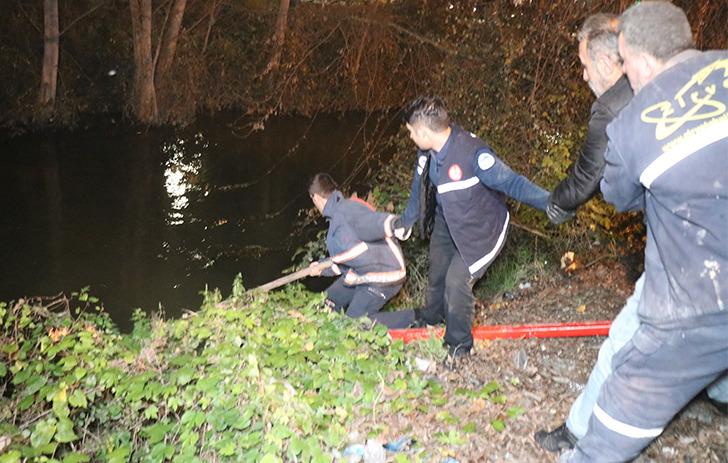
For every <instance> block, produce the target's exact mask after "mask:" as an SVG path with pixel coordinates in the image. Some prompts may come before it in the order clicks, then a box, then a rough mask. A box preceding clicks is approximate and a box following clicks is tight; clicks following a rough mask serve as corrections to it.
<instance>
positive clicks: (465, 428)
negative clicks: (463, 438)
mask: <svg viewBox="0 0 728 463" xmlns="http://www.w3.org/2000/svg"><path fill="white" fill-rule="evenodd" d="M475 430H476V425H475V421H471V422H470V423H468V424H466V425H465V426H463V432H465V433H468V434H470V433H474V432H475Z"/></svg>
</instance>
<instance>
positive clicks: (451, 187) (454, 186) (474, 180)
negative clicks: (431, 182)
mask: <svg viewBox="0 0 728 463" xmlns="http://www.w3.org/2000/svg"><path fill="white" fill-rule="evenodd" d="M478 183H480V179H479V178H478V177H470V178H469V179H467V180H460V181H457V182H448V183H443V184H442V185H438V186H437V192H438V193H440V194H442V193H447V192H449V191H455V190H465V189H468V188H471V187H474V186H475V185H477V184H478Z"/></svg>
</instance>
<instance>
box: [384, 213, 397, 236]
mask: <svg viewBox="0 0 728 463" xmlns="http://www.w3.org/2000/svg"><path fill="white" fill-rule="evenodd" d="M395 217H396V216H394V215H390V216H388V217H387V218H386V219H384V235H385V236H386V237H387V238H389V237H390V236H392V235H394V230H392V222H393V221H394V219H395Z"/></svg>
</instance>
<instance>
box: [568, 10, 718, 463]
mask: <svg viewBox="0 0 728 463" xmlns="http://www.w3.org/2000/svg"><path fill="white" fill-rule="evenodd" d="M619 30H620V35H619V51H620V55H621V57H622V59H623V61H624V70H625V72H626V74H627V76H628V77H629V80H630V84H631V85H632V88H633V89H634V90H635V92H636V94H635V97H634V98H633V99H632V101H631V103H630V104H629V105H627V107H625V108H624V109H623V110H622V112H621V113H620V115H619V116H618V117H617V118H616V119H615V120H614V121H613V122H612V123H611V124H610V125H609V126H608V128H607V135H608V137H609V144H608V148H607V152H606V154H605V160H606V167H605V171H604V178H603V180H602V182H601V190H602V193H603V195H604V197H605V199H606V200H608V201H609V202H611V203H613V204H614V205H615V207H616V208H617V209H618V210H620V211H624V210H643V211H644V214H645V223H646V226H647V246H646V249H645V275H644V276H645V279H644V290H643V292H642V295H641V298H640V300H639V307H638V316H639V321H640V325H639V327H638V329H637V331H636V332H635V333H634V335H633V336H632V339H631V340H630V341H629V342H627V344H626V345H625V346H624V347H623V348H622V349H620V350H619V352H617V353H616V354H615V355H614V357H613V360H612V373H611V374H610V375H609V377H608V378H607V379H606V381H605V382H604V384H603V386H602V388H601V391H600V393H599V397H598V399H597V403H596V404H595V406H594V410H593V414H592V417H591V419H590V421H589V428H588V431H587V433H586V435H585V436H584V437H583V438H582V439H580V440H579V441H578V443H577V444H576V447H575V448H574V449H573V450H572V451H570V452H567V453H565V454H564V455H562V461H567V462H584V461H589V462H591V461H610V462H613V461H628V460H631V459H633V458H635V457H636V456H637V455H638V454H639V453H640V451H641V450H642V449H643V448H644V447H646V446H647V445H648V444H649V443H650V441H652V439H654V438H655V437H657V436H659V435H660V434H661V433H662V431H663V429H664V427H665V425H666V424H667V423H668V422H669V421H670V419H672V417H673V416H674V415H675V414H676V413H677V412H678V411H679V410H680V409H681V408H682V407H684V406H685V405H686V404H687V403H688V402H689V401H690V400H691V399H692V398H693V397H694V396H695V395H696V394H698V393H699V392H700V391H701V390H702V389H703V388H705V387H706V386H709V385H710V384H711V383H714V381H716V380H718V378H720V377H721V376H722V377H723V378H725V376H724V375H725V374H726V372H727V371H728V336H726V333H728V280H726V277H725V276H722V274H724V273H725V271H726V269H728V234H727V233H726V230H728V110H727V108H728V79H726V77H728V51H726V50H720V51H712V52H699V51H697V50H694V49H693V41H692V34H691V32H690V26H689V23H688V21H687V17H686V16H685V13H684V12H683V11H682V10H681V9H680V8H678V7H676V6H675V5H672V4H671V3H669V2H666V1H643V2H641V3H639V4H636V5H634V6H632V7H630V8H629V9H628V10H627V11H625V12H624V13H623V14H622V16H621V18H620V27H619ZM722 384H725V379H724V380H723V381H722ZM714 386H715V384H714Z"/></svg>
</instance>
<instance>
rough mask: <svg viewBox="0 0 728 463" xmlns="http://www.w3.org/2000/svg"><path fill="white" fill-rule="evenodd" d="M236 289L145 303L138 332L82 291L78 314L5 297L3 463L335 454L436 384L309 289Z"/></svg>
mask: <svg viewBox="0 0 728 463" xmlns="http://www.w3.org/2000/svg"><path fill="white" fill-rule="evenodd" d="M234 288H235V290H234V293H235V294H234V296H235V297H234V298H232V299H229V300H226V301H224V302H222V301H221V300H220V299H221V298H220V293H219V291H214V292H205V295H204V296H205V303H204V305H203V307H202V309H201V310H200V311H199V312H197V313H189V314H186V315H185V316H183V317H182V318H181V319H178V320H169V321H165V320H162V319H160V318H158V317H151V318H149V317H147V316H145V315H144V314H143V313H142V312H140V311H139V312H137V313H136V314H135V315H134V321H135V326H134V330H133V332H132V333H131V334H120V333H119V332H118V331H117V330H116V328H115V327H114V326H113V324H112V323H111V322H110V320H109V318H108V316H107V315H105V314H104V313H103V312H99V311H95V310H89V309H90V308H92V307H93V305H94V303H95V302H92V301H93V298H89V297H88V296H87V295H86V294H85V293H83V292H82V293H81V294H79V295H77V298H76V299H75V300H74V301H75V302H76V303H79V302H80V303H81V304H80V305H81V306H83V307H84V308H83V309H81V310H77V312H78V313H76V314H74V315H73V316H72V315H71V313H70V310H69V308H70V304H71V302H70V301H68V300H66V299H59V300H57V301H52V302H51V303H50V304H49V303H47V302H43V301H41V300H32V301H23V300H21V301H18V302H17V303H15V304H12V305H7V304H0V324H1V325H2V332H3V333H4V334H3V335H2V349H1V351H0V392H2V402H1V404H2V407H0V422H2V423H5V424H3V425H1V427H0V436H2V437H3V438H4V439H6V442H5V446H4V449H3V450H2V451H4V452H5V453H4V454H3V455H2V456H0V461H3V462H13V461H21V459H27V460H28V461H63V462H73V461H78V462H81V461H109V462H121V461H129V460H132V461H157V462H161V461H227V460H231V461H237V460H242V461H280V460H281V459H283V460H286V461H294V460H295V461H331V460H332V451H333V450H334V449H337V448H341V447H342V445H344V444H345V443H346V438H347V435H348V432H350V431H351V430H352V429H357V430H359V431H360V432H364V433H366V432H367V431H368V430H369V429H372V428H373V427H374V426H375V424H376V418H375V415H376V414H377V413H388V412H391V411H400V410H407V409H411V408H412V407H413V405H412V404H411V399H412V398H413V397H415V396H417V395H419V394H421V393H422V392H423V391H424V390H426V389H427V387H428V383H427V382H426V381H424V380H422V379H421V378H420V377H419V375H417V374H414V373H412V372H410V371H409V370H410V366H409V361H408V359H407V356H406V355H405V351H404V347H403V344H402V343H401V341H397V342H392V341H390V339H389V337H388V336H387V335H386V330H385V328H383V327H381V326H373V327H372V326H371V324H370V323H369V322H368V321H365V320H351V319H349V318H347V317H343V316H340V315H338V314H333V313H328V312H323V311H322V309H321V307H322V304H321V303H322V296H321V295H319V294H312V293H309V292H306V291H304V290H303V289H302V288H301V287H299V286H291V287H289V288H287V289H286V290H285V291H280V292H276V293H272V294H251V293H246V292H244V289H243V287H242V282H240V281H237V280H236V284H235V286H234ZM81 299H82V300H83V301H80V300H81ZM84 301H85V302H84ZM405 373H406V374H405ZM385 385H386V386H385ZM8 438H9V443H8V442H7V439H8Z"/></svg>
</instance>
